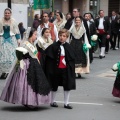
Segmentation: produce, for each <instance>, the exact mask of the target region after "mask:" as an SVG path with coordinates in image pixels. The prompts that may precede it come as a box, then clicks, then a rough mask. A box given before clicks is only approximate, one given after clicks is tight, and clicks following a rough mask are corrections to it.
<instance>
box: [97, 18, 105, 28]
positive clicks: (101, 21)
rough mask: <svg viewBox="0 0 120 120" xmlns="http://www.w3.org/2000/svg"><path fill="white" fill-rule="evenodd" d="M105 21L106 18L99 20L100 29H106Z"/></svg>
mask: <svg viewBox="0 0 120 120" xmlns="http://www.w3.org/2000/svg"><path fill="white" fill-rule="evenodd" d="M103 21H104V18H100V19H99V25H98V29H104V25H103Z"/></svg>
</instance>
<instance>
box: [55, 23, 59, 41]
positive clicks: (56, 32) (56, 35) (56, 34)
mask: <svg viewBox="0 0 120 120" xmlns="http://www.w3.org/2000/svg"><path fill="white" fill-rule="evenodd" d="M54 33H55V37H56V41H58V40H59V39H58V31H57V28H56V26H55V25H54Z"/></svg>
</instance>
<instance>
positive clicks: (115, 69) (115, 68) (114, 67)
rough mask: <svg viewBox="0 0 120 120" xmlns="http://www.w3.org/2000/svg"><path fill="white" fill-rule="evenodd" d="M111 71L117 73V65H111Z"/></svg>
mask: <svg viewBox="0 0 120 120" xmlns="http://www.w3.org/2000/svg"><path fill="white" fill-rule="evenodd" d="M112 69H113V70H114V71H117V70H118V67H117V63H116V64H114V65H113V67H112Z"/></svg>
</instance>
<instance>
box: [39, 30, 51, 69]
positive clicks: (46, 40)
mask: <svg viewBox="0 0 120 120" xmlns="http://www.w3.org/2000/svg"><path fill="white" fill-rule="evenodd" d="M41 34H42V36H41V37H39V38H38V40H37V48H38V51H39V54H40V57H39V59H40V63H41V65H42V68H43V69H44V65H45V63H44V62H45V52H44V51H45V49H46V48H47V47H48V46H49V45H51V44H52V43H53V41H52V39H50V30H49V28H43V30H42V33H41Z"/></svg>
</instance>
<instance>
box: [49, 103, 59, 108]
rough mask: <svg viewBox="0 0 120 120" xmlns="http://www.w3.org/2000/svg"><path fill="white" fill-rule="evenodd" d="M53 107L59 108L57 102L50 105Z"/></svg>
mask: <svg viewBox="0 0 120 120" xmlns="http://www.w3.org/2000/svg"><path fill="white" fill-rule="evenodd" d="M50 106H51V107H58V105H57V103H56V102H53V103H51V104H50Z"/></svg>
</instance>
